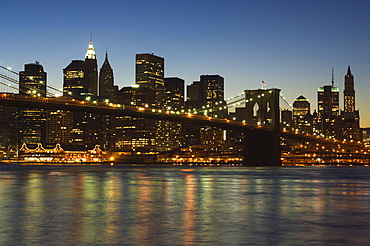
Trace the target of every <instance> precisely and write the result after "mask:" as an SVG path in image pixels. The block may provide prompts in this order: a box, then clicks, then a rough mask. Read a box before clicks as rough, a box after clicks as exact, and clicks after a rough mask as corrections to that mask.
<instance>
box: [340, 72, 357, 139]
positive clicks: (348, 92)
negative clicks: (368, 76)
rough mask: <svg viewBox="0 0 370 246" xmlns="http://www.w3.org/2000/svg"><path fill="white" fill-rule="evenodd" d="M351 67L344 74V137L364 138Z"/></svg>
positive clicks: (342, 113) (342, 114)
mask: <svg viewBox="0 0 370 246" xmlns="http://www.w3.org/2000/svg"><path fill="white" fill-rule="evenodd" d="M354 84H355V83H354V76H353V75H352V72H351V67H350V66H348V68H347V74H346V75H345V76H344V92H343V94H344V110H343V111H342V112H341V116H342V120H343V128H342V129H343V138H344V139H346V140H350V139H352V140H356V141H359V140H362V137H361V130H360V114H359V111H358V110H356V104H355V88H354V87H355V85H354Z"/></svg>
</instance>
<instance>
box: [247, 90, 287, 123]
mask: <svg viewBox="0 0 370 246" xmlns="http://www.w3.org/2000/svg"><path fill="white" fill-rule="evenodd" d="M279 96H280V89H275V88H274V89H257V90H245V107H246V119H245V120H246V122H247V123H250V124H255V125H261V126H268V127H272V128H274V129H280V106H279Z"/></svg>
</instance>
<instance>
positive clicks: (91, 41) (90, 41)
mask: <svg viewBox="0 0 370 246" xmlns="http://www.w3.org/2000/svg"><path fill="white" fill-rule="evenodd" d="M90 42H92V30H90Z"/></svg>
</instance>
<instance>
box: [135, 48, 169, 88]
mask: <svg viewBox="0 0 370 246" xmlns="http://www.w3.org/2000/svg"><path fill="white" fill-rule="evenodd" d="M136 84H139V85H140V86H142V87H148V88H149V89H152V90H154V91H156V93H157V95H158V94H162V93H163V89H164V58H162V57H159V56H156V55H154V54H148V53H146V54H136Z"/></svg>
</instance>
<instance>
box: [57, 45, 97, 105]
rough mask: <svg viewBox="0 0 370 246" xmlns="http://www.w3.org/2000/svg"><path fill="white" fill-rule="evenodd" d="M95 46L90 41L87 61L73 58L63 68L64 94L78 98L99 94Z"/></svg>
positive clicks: (86, 56)
mask: <svg viewBox="0 0 370 246" xmlns="http://www.w3.org/2000/svg"><path fill="white" fill-rule="evenodd" d="M97 67H98V65H97V60H96V55H95V50H94V46H93V44H92V41H90V43H89V47H88V49H87V52H86V55H85V61H82V60H73V61H72V62H71V63H70V64H69V65H68V66H67V67H66V68H65V69H63V74H64V81H63V94H64V95H65V96H72V97H74V98H77V99H82V100H84V99H86V98H88V97H94V96H98V69H97Z"/></svg>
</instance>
